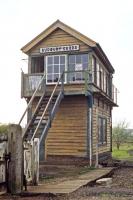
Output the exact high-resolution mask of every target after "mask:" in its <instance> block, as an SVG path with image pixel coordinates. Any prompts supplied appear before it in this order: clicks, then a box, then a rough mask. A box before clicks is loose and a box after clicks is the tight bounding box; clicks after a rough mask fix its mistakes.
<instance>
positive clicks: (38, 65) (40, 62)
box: [31, 56, 44, 73]
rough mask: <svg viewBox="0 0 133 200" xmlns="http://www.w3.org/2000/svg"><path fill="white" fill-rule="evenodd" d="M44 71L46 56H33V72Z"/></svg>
mask: <svg viewBox="0 0 133 200" xmlns="http://www.w3.org/2000/svg"><path fill="white" fill-rule="evenodd" d="M43 72H44V57H43V56H40V57H32V58H31V73H43Z"/></svg>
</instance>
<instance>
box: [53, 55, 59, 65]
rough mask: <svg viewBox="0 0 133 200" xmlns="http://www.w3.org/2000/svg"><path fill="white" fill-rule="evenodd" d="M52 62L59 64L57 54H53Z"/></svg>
mask: <svg viewBox="0 0 133 200" xmlns="http://www.w3.org/2000/svg"><path fill="white" fill-rule="evenodd" d="M54 64H59V56H54Z"/></svg>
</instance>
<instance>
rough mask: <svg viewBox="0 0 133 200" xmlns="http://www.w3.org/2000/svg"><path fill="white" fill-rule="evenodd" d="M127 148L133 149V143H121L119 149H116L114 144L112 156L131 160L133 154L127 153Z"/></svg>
mask: <svg viewBox="0 0 133 200" xmlns="http://www.w3.org/2000/svg"><path fill="white" fill-rule="evenodd" d="M129 150H132V151H133V144H122V145H121V146H120V149H119V150H117V148H116V146H114V147H113V152H112V156H113V158H115V159H119V160H129V161H133V155H130V154H129Z"/></svg>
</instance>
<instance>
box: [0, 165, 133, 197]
mask: <svg viewBox="0 0 133 200" xmlns="http://www.w3.org/2000/svg"><path fill="white" fill-rule="evenodd" d="M112 178H113V181H112V185H111V186H110V187H105V186H97V185H96V184H94V185H93V186H86V187H83V188H80V189H78V190H77V191H76V192H74V193H72V194H69V195H60V196H56V197H54V196H53V195H47V196H46V195H41V196H33V197H17V196H12V197H11V196H1V197H0V200H133V168H120V169H116V170H115V171H114V174H113V176H112Z"/></svg>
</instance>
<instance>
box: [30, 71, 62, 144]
mask: <svg viewBox="0 0 133 200" xmlns="http://www.w3.org/2000/svg"><path fill="white" fill-rule="evenodd" d="M63 77H64V72H63V73H62V74H61V76H60V78H59V79H58V81H57V83H56V85H55V87H54V89H53V92H52V94H51V96H50V98H49V101H48V103H47V105H46V107H45V109H44V112H43V114H42V116H41V118H40V120H39V122H38V125H37V127H36V129H35V131H34V133H33V136H32V138H31V141H32V140H33V139H34V136H35V135H36V133H37V131H38V129H39V127H40V124H41V122H42V120H43V117H44V115H45V114H46V111H47V109H48V107H49V105H50V103H51V100H52V98H53V96H54V93H55V91H56V88H57V86H58V85H59V83H60V81H61V79H63ZM61 84H64V82H63V81H62V82H61ZM61 90H62V91H63V86H62V87H61Z"/></svg>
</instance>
